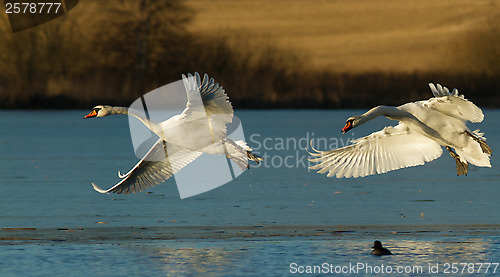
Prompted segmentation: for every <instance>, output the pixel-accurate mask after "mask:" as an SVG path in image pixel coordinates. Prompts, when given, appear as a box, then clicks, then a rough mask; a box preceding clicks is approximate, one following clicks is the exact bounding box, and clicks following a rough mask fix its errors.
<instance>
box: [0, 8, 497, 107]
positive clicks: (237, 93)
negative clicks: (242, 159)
mask: <svg viewBox="0 0 500 277" xmlns="http://www.w3.org/2000/svg"><path fill="white" fill-rule="evenodd" d="M382 2H384V4H381V3H382ZM457 2H460V3H457ZM310 3H311V2H310V1H303V0H290V1H279V0H277V1H264V0H259V1H237V2H235V1H227V0H217V1H199V0H190V1H188V2H187V4H185V3H184V2H181V1H179V0H166V1H148V0H141V1H132V0H130V1H128V0H110V1H97V0H94V1H91V0H89V1H80V3H79V4H78V6H77V7H75V8H74V9H73V10H71V12H70V13H69V14H68V15H66V16H63V17H61V18H59V19H56V20H54V21H51V22H49V23H46V24H43V25H40V26H38V27H36V28H33V29H29V30H26V31H22V32H19V33H15V34H12V33H11V32H10V30H9V25H8V21H7V18H6V17H1V16H0V33H1V34H2V38H1V39H0V84H1V86H0V107H4V108H75V107H89V106H93V105H95V104H100V103H108V104H112V105H128V104H130V103H131V102H132V101H133V100H135V99H136V98H138V97H139V96H141V95H142V94H144V93H146V92H148V91H150V90H152V89H154V88H157V87H159V86H162V85H164V84H167V83H169V82H172V81H175V80H178V79H179V78H180V75H181V74H182V73H187V72H194V71H198V72H200V73H205V72H206V73H208V74H209V75H211V76H212V77H214V78H215V79H216V81H218V82H219V83H221V84H222V85H223V86H224V87H226V88H227V91H228V94H229V96H230V98H231V100H232V102H233V103H234V106H235V107H237V108H270V107H275V108H332V107H333V108H347V107H367V106H373V105H377V104H386V105H397V104H401V103H404V102H407V101H411V100H418V99H425V98H429V96H430V93H429V90H428V88H427V83H428V82H439V83H441V84H443V85H446V86H448V87H457V88H459V90H460V91H461V92H462V93H464V94H465V95H466V96H467V97H468V98H470V99H472V100H473V101H475V102H476V103H477V104H478V105H481V106H490V107H491V106H496V107H498V106H500V96H499V95H497V94H496V92H497V91H500V85H499V84H498V82H496V80H495V79H497V77H498V76H500V66H499V65H500V29H499V28H500V23H499V22H500V20H499V13H498V12H496V10H495V9H493V8H492V6H491V5H493V6H494V7H496V3H495V2H487V1H470V0H457V1H440V2H439V4H436V3H435V1H424V0H422V1H403V2H402V1H395V0H385V1H374V0H367V1H315V2H314V3H315V5H314V6H311V5H310ZM353 3H354V4H353ZM360 3H361V4H360ZM433 3H435V4H433ZM478 3H480V4H478ZM450 7H451V8H450ZM273 8H274V10H273ZM447 9H450V10H449V11H448V13H444V12H443V11H446V10H447ZM270 15H272V16H270ZM440 16H441V18H440Z"/></svg>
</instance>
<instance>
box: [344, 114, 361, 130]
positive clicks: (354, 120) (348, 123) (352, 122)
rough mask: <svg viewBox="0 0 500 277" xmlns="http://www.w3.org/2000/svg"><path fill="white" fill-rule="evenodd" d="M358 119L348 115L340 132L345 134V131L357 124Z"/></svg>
mask: <svg viewBox="0 0 500 277" xmlns="http://www.w3.org/2000/svg"><path fill="white" fill-rule="evenodd" d="M358 121H359V118H358V117H355V116H353V117H349V118H348V119H347V120H346V122H345V126H344V128H342V130H341V131H342V133H343V134H345V133H347V132H348V131H349V130H351V129H352V128H354V127H356V126H357V123H358Z"/></svg>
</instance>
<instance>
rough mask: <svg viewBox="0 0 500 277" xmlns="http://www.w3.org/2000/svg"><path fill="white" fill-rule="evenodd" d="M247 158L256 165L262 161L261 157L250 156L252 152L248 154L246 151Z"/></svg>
mask: <svg viewBox="0 0 500 277" xmlns="http://www.w3.org/2000/svg"><path fill="white" fill-rule="evenodd" d="M247 157H248V159H249V160H252V161H254V162H256V163H260V161H263V160H264V159H262V158H261V157H259V156H257V155H254V154H252V152H250V151H247Z"/></svg>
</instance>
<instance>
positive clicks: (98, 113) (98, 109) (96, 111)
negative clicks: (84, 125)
mask: <svg viewBox="0 0 500 277" xmlns="http://www.w3.org/2000/svg"><path fill="white" fill-rule="evenodd" d="M109 108H110V106H105V105H99V106H95V107H94V108H93V109H92V111H91V112H90V113H89V114H88V115H86V116H85V117H84V118H91V117H103V116H107V115H108V114H109Z"/></svg>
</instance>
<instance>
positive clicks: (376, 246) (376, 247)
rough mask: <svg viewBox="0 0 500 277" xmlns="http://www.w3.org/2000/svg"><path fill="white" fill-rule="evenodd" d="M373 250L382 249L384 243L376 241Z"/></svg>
mask: <svg viewBox="0 0 500 277" xmlns="http://www.w3.org/2000/svg"><path fill="white" fill-rule="evenodd" d="M372 248H373V249H382V243H381V242H380V241H378V240H376V241H375V242H374V243H373V246H372Z"/></svg>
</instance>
